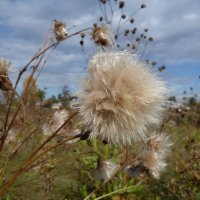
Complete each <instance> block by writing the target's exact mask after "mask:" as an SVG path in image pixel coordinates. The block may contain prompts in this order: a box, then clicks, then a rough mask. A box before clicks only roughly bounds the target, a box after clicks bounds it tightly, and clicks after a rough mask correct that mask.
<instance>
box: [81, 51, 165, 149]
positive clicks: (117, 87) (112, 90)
mask: <svg viewBox="0 0 200 200" xmlns="http://www.w3.org/2000/svg"><path fill="white" fill-rule="evenodd" d="M88 68H89V76H88V78H87V79H86V80H85V83H84V86H83V91H82V93H81V94H80V112H81V115H82V118H83V121H84V123H85V124H86V125H87V126H89V128H90V130H92V133H91V135H90V137H96V136H99V137H100V138H102V139H103V140H104V139H105V140H107V141H108V142H111V143H114V144H119V145H128V144H132V143H134V142H137V141H139V140H141V139H144V138H146V134H148V131H147V129H148V127H149V126H152V125H156V124H157V123H159V122H160V120H161V115H162V111H163V104H164V103H165V93H166V91H167V90H166V88H165V86H164V83H163V82H162V81H161V80H160V79H159V78H158V77H156V75H155V74H153V73H152V72H151V71H150V69H149V68H147V66H145V65H144V64H143V63H140V62H138V61H136V59H135V58H134V56H133V55H132V54H131V53H130V52H126V51H122V52H98V53H97V54H96V55H95V56H94V57H93V58H92V59H91V61H90V63H89V67H88Z"/></svg>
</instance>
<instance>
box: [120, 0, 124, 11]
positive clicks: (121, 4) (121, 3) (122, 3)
mask: <svg viewBox="0 0 200 200" xmlns="http://www.w3.org/2000/svg"><path fill="white" fill-rule="evenodd" d="M124 5H125V2H124V1H120V2H119V8H120V9H121V8H123V7H124Z"/></svg>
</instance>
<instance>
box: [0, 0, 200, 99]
mask: <svg viewBox="0 0 200 200" xmlns="http://www.w3.org/2000/svg"><path fill="white" fill-rule="evenodd" d="M111 1H112V0H111ZM113 1H114V0H113ZM125 2H126V8H125V10H124V12H125V13H126V14H127V15H130V14H131V13H133V12H134V11H136V10H137V9H138V8H139V7H140V5H141V3H145V4H146V5H147V8H146V9H143V10H141V11H140V12H138V13H137V14H136V15H135V16H134V18H135V20H136V21H135V25H136V26H137V27H139V29H141V30H142V29H144V28H146V27H148V28H149V34H150V35H151V36H153V38H154V39H155V41H154V43H153V44H151V46H149V48H148V51H147V55H146V58H148V59H151V60H156V61H157V62H158V63H160V64H163V65H166V67H167V69H166V70H165V71H164V72H162V74H161V76H162V77H163V78H164V80H165V81H166V82H167V85H168V87H169V88H170V90H171V94H177V95H178V96H180V95H181V94H182V92H183V91H184V90H187V91H188V92H189V88H190V87H194V92H195V93H197V94H199V95H200V89H198V88H200V83H198V81H197V80H198V76H199V75H200V37H199V34H200V24H199V21H200V12H199V10H200V1H199V0H168V1H166V0H142V1H141V0H126V1H125ZM100 15H101V11H100V8H99V3H98V0H74V1H69V0H68V1H67V0H59V1H56V0H48V1H46V0H0V57H5V58H6V59H8V60H10V61H11V62H12V64H13V65H14V66H15V67H16V68H17V69H20V68H21V67H23V66H24V65H25V64H26V62H28V61H29V59H30V58H31V57H32V56H33V54H34V52H35V51H36V50H38V48H39V47H40V46H41V43H42V41H43V38H44V37H45V35H46V33H47V30H48V28H49V26H50V24H51V23H52V20H54V19H59V20H62V21H63V22H66V24H67V26H68V27H72V26H74V25H75V28H73V29H72V30H70V32H71V33H73V32H75V31H76V30H81V29H83V28H87V27H91V25H92V24H93V23H95V22H96V21H97V20H98V18H99V16H100ZM79 41H80V36H78V37H74V38H72V39H70V40H67V41H65V42H63V43H62V44H61V45H60V46H59V47H58V48H57V49H56V50H55V52H54V54H53V55H52V57H51V58H50V59H49V61H48V63H47V66H46V69H45V71H44V73H43V74H42V75H41V76H40V77H39V80H38V86H39V87H40V88H44V87H47V88H48V89H47V93H48V95H52V94H57V93H58V92H60V91H61V89H62V87H63V86H64V85H68V86H69V88H70V89H71V90H72V91H76V90H77V89H78V88H79V85H80V80H81V78H82V77H83V75H84V69H85V67H86V66H87V59H88V58H89V57H90V56H91V55H92V53H93V52H92V51H93V50H92V49H93V46H92V45H91V44H88V46H89V48H86V50H85V52H84V53H83V52H82V51H81V48H80V45H79ZM90 42H91V41H90ZM11 76H12V80H13V81H14V78H15V74H12V75H11ZM199 82H200V81H199ZM19 90H20V88H19Z"/></svg>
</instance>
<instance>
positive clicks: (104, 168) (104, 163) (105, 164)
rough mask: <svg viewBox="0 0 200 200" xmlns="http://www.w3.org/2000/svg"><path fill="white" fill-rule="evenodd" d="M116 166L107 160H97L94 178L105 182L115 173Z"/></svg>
mask: <svg viewBox="0 0 200 200" xmlns="http://www.w3.org/2000/svg"><path fill="white" fill-rule="evenodd" d="M116 170H117V165H116V164H114V163H113V162H112V161H109V160H101V159H99V160H98V164H97V169H96V171H95V176H96V178H97V179H99V180H101V181H107V180H109V179H111V178H112V177H113V175H114V174H115V173H116Z"/></svg>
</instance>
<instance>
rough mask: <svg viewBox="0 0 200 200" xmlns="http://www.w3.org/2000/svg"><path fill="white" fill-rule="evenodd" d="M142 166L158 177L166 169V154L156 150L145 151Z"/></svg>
mask: <svg viewBox="0 0 200 200" xmlns="http://www.w3.org/2000/svg"><path fill="white" fill-rule="evenodd" d="M140 165H141V166H144V167H145V168H146V169H147V170H148V172H149V173H150V174H151V175H152V176H153V177H154V178H156V179H158V178H159V177H160V173H161V172H162V171H163V170H164V169H165V167H166V166H167V164H166V163H165V160H164V156H163V155H162V154H161V155H160V154H159V153H157V152H154V151H145V152H144V153H143V157H142V161H141V163H140Z"/></svg>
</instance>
